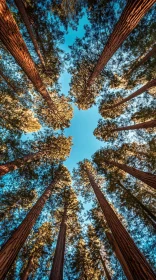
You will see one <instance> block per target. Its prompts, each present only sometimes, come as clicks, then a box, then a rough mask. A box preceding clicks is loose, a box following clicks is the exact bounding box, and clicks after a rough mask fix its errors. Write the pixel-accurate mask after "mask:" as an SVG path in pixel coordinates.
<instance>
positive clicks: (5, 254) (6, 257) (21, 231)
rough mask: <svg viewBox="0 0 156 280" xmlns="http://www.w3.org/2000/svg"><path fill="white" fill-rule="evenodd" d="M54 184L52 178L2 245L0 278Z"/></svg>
mask: <svg viewBox="0 0 156 280" xmlns="http://www.w3.org/2000/svg"><path fill="white" fill-rule="evenodd" d="M55 184H56V180H54V181H53V182H52V183H51V185H50V186H49V187H48V188H47V189H46V190H45V191H44V193H43V194H42V196H41V197H40V198H39V199H38V201H37V202H36V204H35V205H34V206H33V207H32V209H31V210H30V212H29V213H28V214H27V216H26V217H25V219H24V220H23V222H22V223H21V225H20V226H19V227H18V228H17V229H16V230H15V231H14V232H13V234H12V236H11V237H10V238H9V240H8V241H7V242H6V243H5V244H4V245H3V246H2V249H1V251H0V279H1V280H3V279H5V276H6V274H7V272H8V271H9V269H10V267H11V265H12V264H13V262H14V261H15V259H16V257H17V255H18V253H19V251H20V249H21V248H22V246H23V244H24V243H25V241H26V239H27V237H28V235H29V233H30V231H31V229H32V227H33V226H34V224H35V222H36V220H37V218H38V216H39V215H40V213H41V211H42V209H43V207H44V205H45V203H46V201H47V200H48V198H49V197H50V196H51V194H52V190H53V187H54V186H55Z"/></svg>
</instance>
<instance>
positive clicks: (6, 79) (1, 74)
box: [0, 70, 18, 94]
mask: <svg viewBox="0 0 156 280" xmlns="http://www.w3.org/2000/svg"><path fill="white" fill-rule="evenodd" d="M0 76H1V77H2V78H3V79H4V81H5V82H6V83H7V85H8V86H9V87H10V88H11V89H12V90H13V91H14V92H15V93H17V94H18V90H17V88H16V87H15V85H13V83H11V82H10V80H9V79H8V77H6V76H5V75H4V73H3V72H2V71H1V70H0Z"/></svg>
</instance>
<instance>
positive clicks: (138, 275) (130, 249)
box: [84, 167, 155, 280]
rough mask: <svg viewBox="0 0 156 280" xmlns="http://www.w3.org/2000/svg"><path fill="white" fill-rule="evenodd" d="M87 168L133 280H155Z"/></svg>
mask: <svg viewBox="0 0 156 280" xmlns="http://www.w3.org/2000/svg"><path fill="white" fill-rule="evenodd" d="M84 168H85V171H86V174H87V175H88V178H89V181H90V184H91V186H92V188H93V190H94V193H95V195H96V197H97V200H98V202H99V204H100V206H101V209H102V212H103V214H104V217H105V219H106V221H107V224H108V226H109V228H110V230H111V232H112V234H113V237H114V239H115V241H116V243H117V245H118V247H119V249H120V251H121V254H122V255H123V258H124V260H125V262H126V265H127V267H128V269H129V272H130V274H131V276H132V277H133V278H132V279H133V280H147V279H148V280H154V279H155V274H154V272H153V270H152V268H151V267H150V265H149V264H148V263H147V261H146V259H145V257H144V256H143V255H142V253H141V252H140V251H139V249H138V248H137V246H136V245H135V243H134V241H133V239H132V238H131V237H130V235H129V234H128V232H127V231H126V229H125V228H124V226H123V225H122V223H121V222H120V220H119V219H118V217H117V215H116V214H115V212H114V211H113V209H112V208H111V206H110V204H109V203H108V202H107V200H106V198H105V197H104V195H103V193H102V192H101V190H100V189H99V187H98V185H97V184H96V182H95V180H94V177H93V176H92V174H91V173H90V172H89V170H88V169H87V168H86V167H84Z"/></svg>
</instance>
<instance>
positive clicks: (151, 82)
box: [106, 79, 156, 110]
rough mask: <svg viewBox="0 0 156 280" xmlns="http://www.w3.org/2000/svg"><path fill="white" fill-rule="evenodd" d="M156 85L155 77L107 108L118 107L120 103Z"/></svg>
mask: <svg viewBox="0 0 156 280" xmlns="http://www.w3.org/2000/svg"><path fill="white" fill-rule="evenodd" d="M155 86H156V79H153V80H152V81H150V82H148V83H147V84H146V85H144V86H143V87H141V88H139V89H138V90H137V91H135V92H134V93H132V94H130V95H129V96H128V97H126V98H124V99H123V100H122V101H120V102H118V103H116V104H114V105H112V106H109V107H106V110H109V109H113V108H116V107H118V106H119V105H121V104H123V103H125V102H127V101H129V100H131V99H133V98H134V97H136V96H138V95H140V94H142V93H143V92H145V91H146V90H148V89H149V88H151V87H155Z"/></svg>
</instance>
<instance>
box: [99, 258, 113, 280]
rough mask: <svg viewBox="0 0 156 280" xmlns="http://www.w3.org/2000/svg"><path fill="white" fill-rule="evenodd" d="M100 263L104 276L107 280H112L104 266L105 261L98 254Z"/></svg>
mask: <svg viewBox="0 0 156 280" xmlns="http://www.w3.org/2000/svg"><path fill="white" fill-rule="evenodd" d="M100 261H101V263H102V266H103V270H104V272H105V275H106V278H107V280H112V278H111V276H110V274H109V271H108V269H107V266H106V264H105V261H104V260H103V258H102V256H101V254H100Z"/></svg>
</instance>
